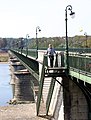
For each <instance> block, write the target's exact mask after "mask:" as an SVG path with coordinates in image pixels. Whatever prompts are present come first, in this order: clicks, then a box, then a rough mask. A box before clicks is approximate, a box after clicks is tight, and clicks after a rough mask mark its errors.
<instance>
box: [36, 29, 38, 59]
mask: <svg viewBox="0 0 91 120" xmlns="http://www.w3.org/2000/svg"><path fill="white" fill-rule="evenodd" d="M37 34H38V33H37V28H36V51H37V57H36V58H38V38H37Z"/></svg>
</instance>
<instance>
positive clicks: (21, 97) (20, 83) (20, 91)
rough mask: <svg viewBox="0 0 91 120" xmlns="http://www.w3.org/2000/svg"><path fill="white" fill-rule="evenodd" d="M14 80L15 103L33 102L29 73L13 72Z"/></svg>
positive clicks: (22, 71)
mask: <svg viewBox="0 0 91 120" xmlns="http://www.w3.org/2000/svg"><path fill="white" fill-rule="evenodd" d="M14 74H15V76H16V80H15V96H14V97H15V99H16V101H18V102H19V101H20V102H21V101H22V102H24V101H31V102H34V93H33V85H32V81H31V79H30V73H29V72H28V71H27V69H24V70H19V71H16V72H14Z"/></svg>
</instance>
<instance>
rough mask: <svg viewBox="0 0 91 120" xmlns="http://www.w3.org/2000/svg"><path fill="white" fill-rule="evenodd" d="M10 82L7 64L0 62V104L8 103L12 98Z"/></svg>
mask: <svg viewBox="0 0 91 120" xmlns="http://www.w3.org/2000/svg"><path fill="white" fill-rule="evenodd" d="M9 82H10V70H9V64H6V63H5V64H4V63H2V64H1V63H0V106H6V105H8V103H7V102H9V100H10V99H12V88H11V85H10V84H9Z"/></svg>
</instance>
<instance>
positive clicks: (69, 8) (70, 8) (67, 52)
mask: <svg viewBox="0 0 91 120" xmlns="http://www.w3.org/2000/svg"><path fill="white" fill-rule="evenodd" d="M67 10H69V11H70V16H72V18H73V17H74V15H75V12H72V6H71V5H68V6H67V7H66V9H65V24H66V66H67V72H69V51H68V35H67V20H68V19H67Z"/></svg>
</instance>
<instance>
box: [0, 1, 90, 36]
mask: <svg viewBox="0 0 91 120" xmlns="http://www.w3.org/2000/svg"><path fill="white" fill-rule="evenodd" d="M67 5H72V8H73V11H74V12H75V18H74V19H72V18H71V17H70V15H69V13H70V11H68V36H74V35H78V34H82V35H84V32H87V34H88V35H91V16H90V15H91V14H90V12H91V10H90V9H91V8H90V7H91V0H0V37H25V36H26V34H29V35H30V37H31V38H32V37H35V35H36V27H37V26H40V28H41V33H38V36H39V37H53V36H65V8H66V6H67ZM80 30H83V31H82V32H80Z"/></svg>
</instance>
